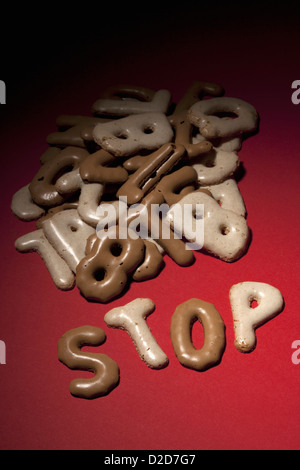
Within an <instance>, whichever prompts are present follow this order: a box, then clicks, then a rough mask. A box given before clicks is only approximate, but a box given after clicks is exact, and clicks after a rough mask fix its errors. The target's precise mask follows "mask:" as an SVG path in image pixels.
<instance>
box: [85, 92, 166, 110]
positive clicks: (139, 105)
mask: <svg viewBox="0 0 300 470" xmlns="http://www.w3.org/2000/svg"><path fill="white" fill-rule="evenodd" d="M132 94H133V93H131V95H132ZM136 95H137V94H136ZM170 100H171V93H170V92H169V91H168V90H158V91H157V92H155V93H154V95H153V97H152V100H151V101H141V100H138V99H136V98H133V99H132V98H131V99H126V98H124V99H119V100H118V99H107V98H100V99H99V100H97V101H96V102H95V103H94V105H93V112H94V113H95V114H97V115H102V116H103V115H104V116H128V115H129V114H142V113H166V112H167V110H168V107H169V104H170Z"/></svg>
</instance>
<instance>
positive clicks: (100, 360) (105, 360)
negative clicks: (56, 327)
mask: <svg viewBox="0 0 300 470" xmlns="http://www.w3.org/2000/svg"><path fill="white" fill-rule="evenodd" d="M105 339H106V336H105V333H104V331H103V330H102V329H101V328H97V327H95V326H90V325H86V326H81V327H79V328H74V329H72V330H69V331H67V332H66V333H65V334H64V335H63V336H62V337H61V338H60V339H59V341H58V345H57V354H58V359H59V360H60V362H62V363H63V364H64V365H66V366H67V367H69V368H70V369H72V370H86V371H90V372H94V376H93V377H92V378H88V379H87V378H84V379H83V378H82V379H74V380H72V382H71V383H70V386H69V389H70V392H71V394H72V395H74V396H75V397H78V398H87V399H92V398H97V397H100V396H104V395H107V394H108V393H109V392H111V391H112V390H113V389H114V388H115V387H116V386H117V385H118V383H119V380H120V372H119V366H118V364H117V363H116V362H115V361H114V360H113V359H111V358H110V357H109V356H107V355H106V354H101V353H92V352H87V351H81V348H82V347H83V346H100V345H101V344H103V343H104V341H105Z"/></svg>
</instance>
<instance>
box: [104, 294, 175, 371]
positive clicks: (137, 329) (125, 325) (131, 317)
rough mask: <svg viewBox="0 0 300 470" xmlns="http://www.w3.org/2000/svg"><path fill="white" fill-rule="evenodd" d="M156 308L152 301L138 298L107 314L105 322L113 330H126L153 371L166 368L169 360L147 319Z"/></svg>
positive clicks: (141, 356)
mask: <svg viewBox="0 0 300 470" xmlns="http://www.w3.org/2000/svg"><path fill="white" fill-rule="evenodd" d="M154 308H155V305H154V302H153V301H152V300H151V299H142V298H138V299H135V300H133V301H132V302H129V303H128V304H126V305H123V306H122V307H116V308H113V309H112V310H110V311H109V312H107V313H106V315H105V316H104V321H105V323H106V324H107V326H109V327H111V328H121V329H122V330H126V331H127V333H128V334H129V336H130V337H131V339H132V341H133V343H134V345H135V347H136V350H137V352H138V354H139V356H140V358H141V359H142V360H143V361H144V362H145V363H146V364H147V366H148V367H150V368H152V369H161V368H163V367H165V366H166V365H167V364H168V362H169V360H168V358H167V356H166V355H165V353H164V352H163V351H162V349H161V348H160V346H159V345H158V344H157V341H156V339H155V338H154V336H153V335H152V333H151V331H150V328H149V327H148V325H147V322H146V317H147V316H148V315H150V313H152V312H153V310H154Z"/></svg>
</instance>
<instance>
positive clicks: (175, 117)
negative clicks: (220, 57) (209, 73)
mask: <svg viewBox="0 0 300 470" xmlns="http://www.w3.org/2000/svg"><path fill="white" fill-rule="evenodd" d="M222 92H223V90H222V88H221V87H220V86H219V85H217V84H216V83H209V82H200V81H196V82H193V83H192V84H191V85H190V87H189V88H188V89H187V91H186V93H185V94H184V96H183V98H182V99H181V100H180V101H179V103H178V104H177V106H176V109H175V111H174V113H173V114H172V115H171V116H169V117H168V119H169V121H170V123H171V124H172V127H173V128H174V129H175V143H176V144H182V145H184V147H185V149H186V151H187V154H188V156H189V157H190V158H192V157H195V156H197V155H200V154H203V153H205V152H208V151H209V150H210V149H211V146H212V144H211V143H210V142H208V141H207V140H204V139H203V140H202V141H197V142H193V137H192V130H193V129H192V124H191V123H190V122H189V120H188V118H187V112H188V109H189V108H190V107H191V106H192V105H193V104H195V103H196V102H197V101H198V100H199V99H202V98H203V97H204V96H205V95H214V96H216V95H220V94H222Z"/></svg>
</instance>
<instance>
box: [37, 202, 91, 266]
mask: <svg viewBox="0 0 300 470" xmlns="http://www.w3.org/2000/svg"><path fill="white" fill-rule="evenodd" d="M43 230H44V233H45V236H46V237H47V239H48V241H49V242H50V243H51V245H52V246H54V248H55V249H56V250H57V252H58V253H59V255H60V256H61V257H62V258H63V259H64V260H65V262H66V263H67V264H68V266H69V267H70V269H71V270H72V271H73V272H74V273H76V267H77V265H78V263H79V262H80V261H81V259H82V258H84V256H85V246H86V240H87V239H88V237H89V236H90V235H92V234H94V233H95V229H94V228H93V227H91V226H90V225H87V224H86V223H85V222H83V220H82V219H81V218H80V217H79V215H78V212H77V210H76V209H70V210H65V211H61V212H58V213H57V214H55V215H53V216H52V217H51V218H49V219H47V220H45V221H44V222H43Z"/></svg>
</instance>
